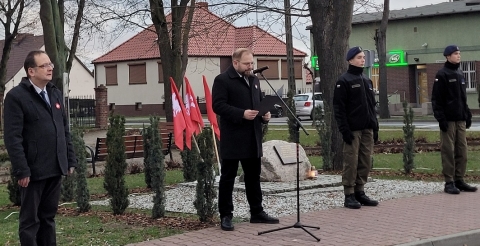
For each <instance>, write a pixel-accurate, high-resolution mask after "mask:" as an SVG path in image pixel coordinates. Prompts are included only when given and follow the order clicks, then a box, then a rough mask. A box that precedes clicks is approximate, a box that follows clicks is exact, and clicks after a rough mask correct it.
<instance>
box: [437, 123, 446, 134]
mask: <svg viewBox="0 0 480 246" xmlns="http://www.w3.org/2000/svg"><path fill="white" fill-rule="evenodd" d="M438 126H440V130H442V132H447V130H448V122H447V121H440V122H439V123H438Z"/></svg>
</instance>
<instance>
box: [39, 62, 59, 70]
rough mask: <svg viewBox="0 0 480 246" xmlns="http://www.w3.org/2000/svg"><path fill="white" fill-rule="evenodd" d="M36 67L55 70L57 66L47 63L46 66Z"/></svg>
mask: <svg viewBox="0 0 480 246" xmlns="http://www.w3.org/2000/svg"><path fill="white" fill-rule="evenodd" d="M36 67H40V68H47V67H51V68H52V69H54V68H55V64H53V63H45V64H42V65H40V66H36Z"/></svg>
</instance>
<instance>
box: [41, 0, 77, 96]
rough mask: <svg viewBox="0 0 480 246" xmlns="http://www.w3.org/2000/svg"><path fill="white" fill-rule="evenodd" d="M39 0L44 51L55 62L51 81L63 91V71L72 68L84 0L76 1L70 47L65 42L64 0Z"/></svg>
mask: <svg viewBox="0 0 480 246" xmlns="http://www.w3.org/2000/svg"><path fill="white" fill-rule="evenodd" d="M39 1H40V20H41V22H42V27H43V39H44V41H45V51H46V52H47V54H48V56H49V57H50V59H51V60H52V62H53V64H55V69H54V70H53V78H52V82H53V83H54V84H55V86H57V87H58V88H59V89H60V90H62V91H63V73H65V72H66V73H69V72H70V69H71V68H72V62H73V59H74V56H75V53H76V51H77V45H78V39H79V38H78V36H79V35H80V31H79V30H80V25H81V21H82V16H83V10H84V6H85V0H79V1H77V4H78V6H77V16H76V18H75V26H74V31H73V33H74V35H73V39H72V44H71V47H70V48H68V47H67V45H66V43H65V31H64V28H65V26H64V25H65V1H64V0H58V1H57V0H39Z"/></svg>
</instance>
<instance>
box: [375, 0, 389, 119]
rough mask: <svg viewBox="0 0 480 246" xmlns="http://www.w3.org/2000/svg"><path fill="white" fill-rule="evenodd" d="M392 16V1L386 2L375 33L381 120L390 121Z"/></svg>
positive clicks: (386, 0) (385, 0)
mask: <svg viewBox="0 0 480 246" xmlns="http://www.w3.org/2000/svg"><path fill="white" fill-rule="evenodd" d="M389 14H390V0H384V5H383V17H382V21H381V23H380V29H377V30H376V32H375V45H376V46H377V52H378V64H379V81H380V93H379V96H380V118H382V119H389V118H390V111H389V109H388V94H387V93H388V91H387V88H388V86H387V85H388V84H387V83H388V81H387V63H386V62H387V61H386V59H387V25H388V16H389Z"/></svg>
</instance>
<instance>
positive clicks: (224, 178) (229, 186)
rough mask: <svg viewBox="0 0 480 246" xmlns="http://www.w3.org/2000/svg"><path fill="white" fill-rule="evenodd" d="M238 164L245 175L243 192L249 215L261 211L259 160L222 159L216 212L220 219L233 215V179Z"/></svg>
mask: <svg viewBox="0 0 480 246" xmlns="http://www.w3.org/2000/svg"><path fill="white" fill-rule="evenodd" d="M238 162H240V163H241V164H242V169H243V172H244V174H245V190H246V193H247V201H248V204H249V205H250V213H251V214H258V213H260V212H262V211H263V207H262V189H261V187H260V172H261V170H262V169H261V168H262V166H261V161H260V158H249V159H240V160H238V159H235V160H232V159H223V160H222V170H221V172H222V173H221V175H220V183H219V187H218V210H219V212H220V218H222V217H224V216H232V215H233V213H232V212H233V202H232V192H233V185H234V183H235V177H236V176H237V171H238Z"/></svg>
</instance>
